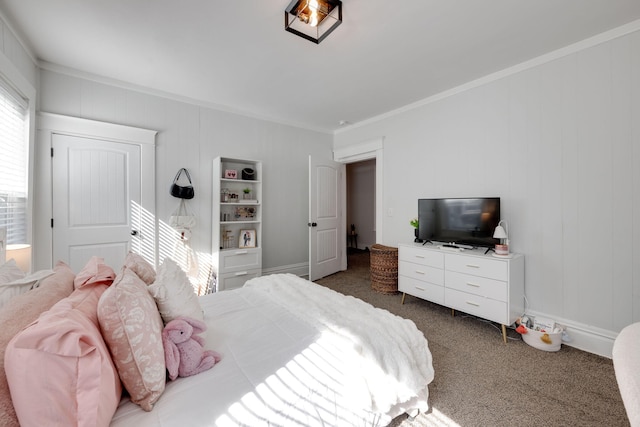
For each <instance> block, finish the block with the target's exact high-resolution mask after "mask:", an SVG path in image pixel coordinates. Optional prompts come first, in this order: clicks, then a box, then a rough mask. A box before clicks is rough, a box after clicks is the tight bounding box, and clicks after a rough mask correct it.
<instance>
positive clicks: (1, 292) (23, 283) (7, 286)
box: [0, 260, 54, 308]
mask: <svg viewBox="0 0 640 427" xmlns="http://www.w3.org/2000/svg"><path fill="white" fill-rule="evenodd" d="M11 261H13V260H10V261H9V262H11ZM13 263H14V264H15V261H14V262H13ZM7 264H9V263H7ZM5 265H6V264H5ZM2 267H4V265H3V266H2ZM2 267H0V270H1V269H2ZM16 269H18V270H19V271H20V273H21V275H22V277H19V278H17V279H15V280H13V281H11V282H8V283H3V282H2V281H1V280H0V308H2V307H3V306H4V305H5V304H6V303H7V302H9V300H10V299H11V298H13V297H15V296H18V295H20V294H23V293H25V292H27V291H28V290H31V289H34V288H37V287H38V286H39V285H40V280H42V279H44V278H46V277H49V276H51V275H52V274H53V273H54V271H53V270H40V271H36V272H35V273H32V274H29V275H27V276H25V275H24V273H22V270H20V269H19V268H18V267H17V266H16ZM7 276H9V275H7Z"/></svg>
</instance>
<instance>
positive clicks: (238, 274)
mask: <svg viewBox="0 0 640 427" xmlns="http://www.w3.org/2000/svg"><path fill="white" fill-rule="evenodd" d="M235 275H236V276H246V275H247V272H246V271H238V272H237V273H236V274H235Z"/></svg>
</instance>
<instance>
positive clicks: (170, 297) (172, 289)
mask: <svg viewBox="0 0 640 427" xmlns="http://www.w3.org/2000/svg"><path fill="white" fill-rule="evenodd" d="M148 288H149V292H151V295H152V296H153V298H154V299H155V300H156V304H157V306H158V311H159V312H160V316H162V321H163V322H164V324H165V325H166V324H167V323H169V322H170V321H172V320H173V319H175V318H176V317H180V316H186V317H191V318H193V319H197V320H200V321H204V315H203V314H202V308H201V307H200V302H199V301H198V296H197V295H196V293H195V290H194V289H193V286H191V282H189V278H188V277H187V274H186V273H185V272H184V271H182V269H181V268H180V266H179V265H178V264H176V263H175V261H173V260H172V259H171V258H165V259H164V261H163V262H162V265H161V266H160V268H158V272H157V274H156V281H155V282H153V284H151V285H149V287H148Z"/></svg>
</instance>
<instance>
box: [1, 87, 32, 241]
mask: <svg viewBox="0 0 640 427" xmlns="http://www.w3.org/2000/svg"><path fill="white" fill-rule="evenodd" d="M27 108H28V103H27V101H26V100H25V99H24V98H22V97H21V96H20V95H19V94H18V93H17V92H16V91H15V90H13V88H12V87H11V86H10V85H9V84H8V83H7V82H6V81H5V80H3V79H2V78H0V153H2V155H1V156H0V228H6V229H7V243H8V244H12V243H26V242H27V200H28V178H29V177H28V173H29V138H28V136H29V134H28V132H29V131H28V121H27Z"/></svg>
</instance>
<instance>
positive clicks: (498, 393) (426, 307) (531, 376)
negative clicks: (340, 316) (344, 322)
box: [317, 251, 629, 427]
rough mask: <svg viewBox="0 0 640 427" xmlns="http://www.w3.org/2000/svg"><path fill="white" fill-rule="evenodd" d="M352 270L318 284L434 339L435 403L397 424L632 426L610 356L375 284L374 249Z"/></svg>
mask: <svg viewBox="0 0 640 427" xmlns="http://www.w3.org/2000/svg"><path fill="white" fill-rule="evenodd" d="M348 260H349V269H348V270H347V271H346V272H340V273H336V274H333V275H331V276H328V277H325V278H323V279H320V280H318V281H317V283H319V284H321V285H324V286H327V287H329V288H331V289H334V290H336V291H339V292H341V293H343V294H347V295H353V296H355V297H358V298H360V299H362V300H364V301H367V302H369V303H371V304H372V305H374V306H376V307H380V308H384V309H386V310H389V311H390V312H392V313H394V314H396V315H398V316H402V317H405V318H408V319H411V320H413V321H414V322H415V324H416V325H417V326H418V328H419V329H420V330H421V331H422V332H423V333H424V335H425V337H426V338H427V340H428V341H429V348H430V350H431V353H432V356H433V367H434V370H435V378H434V380H433V382H432V383H431V384H430V385H429V393H430V394H429V403H430V406H431V410H430V411H429V413H427V414H420V415H419V416H418V417H416V418H415V419H413V420H411V419H408V418H407V416H406V415H403V416H401V417H398V418H396V419H395V420H394V421H393V422H392V423H391V424H390V426H392V427H398V426H402V427H424V426H462V427H469V426H628V425H629V421H628V419H627V416H626V413H625V410H624V406H623V403H622V399H621V397H620V392H619V391H618V386H617V384H616V380H615V374H614V371H613V364H612V362H611V360H610V359H607V358H604V357H600V356H596V355H593V354H591V353H586V352H583V351H580V350H576V349H574V348H572V347H568V346H565V345H563V346H562V349H561V350H560V351H558V352H554V353H550V352H544V351H541V350H536V349H534V348H533V347H530V346H528V345H527V344H525V343H524V342H523V341H522V339H521V338H520V335H519V334H518V333H517V332H515V331H514V330H508V331H507V332H508V335H509V338H510V339H509V341H508V343H507V344H506V345H505V344H504V343H503V341H502V335H501V334H502V333H501V331H500V328H499V325H496V324H493V323H490V322H486V321H483V320H480V319H477V318H475V317H471V316H466V315H464V314H463V313H458V312H456V315H455V316H452V315H451V310H450V309H448V308H445V307H442V306H439V305H436V304H433V303H429V302H427V301H423V300H420V299H418V298H414V297H411V296H407V298H406V300H405V304H404V305H402V304H401V302H400V300H401V295H383V294H378V293H375V292H373V291H372V290H371V286H370V278H369V252H366V251H356V252H351V253H350V254H349V256H348Z"/></svg>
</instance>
